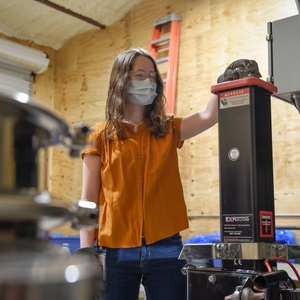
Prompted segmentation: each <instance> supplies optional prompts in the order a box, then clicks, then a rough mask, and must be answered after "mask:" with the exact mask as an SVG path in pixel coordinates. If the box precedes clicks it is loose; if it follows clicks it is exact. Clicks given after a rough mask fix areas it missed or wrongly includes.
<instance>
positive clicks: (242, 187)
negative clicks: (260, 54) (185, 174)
mask: <svg viewBox="0 0 300 300" xmlns="http://www.w3.org/2000/svg"><path fill="white" fill-rule="evenodd" d="M299 25H300V16H299V15H297V16H294V17H291V18H287V19H284V20H279V21H275V22H273V23H269V24H268V35H267V41H268V43H269V76H268V82H267V81H263V80H261V79H259V78H254V77H251V75H250V77H246V78H242V77H240V78H238V79H236V80H232V81H226V82H223V83H219V84H217V85H214V86H212V88H211V91H212V92H213V93H215V94H217V95H218V99H219V167H220V234H221V241H220V242H217V243H212V244H186V245H185V246H184V248H183V250H182V252H181V254H180V257H179V258H180V259H187V260H188V261H189V262H191V263H190V264H188V265H186V267H185V268H184V269H183V270H182V271H183V273H184V274H185V275H186V276H187V285H188V300H196V299H201V300H208V299H214V300H224V299H228V300H229V299H239V300H252V299H266V300H280V299H282V300H285V299H300V289H297V288H296V286H295V283H294V282H293V280H292V279H291V278H290V276H289V275H288V273H287V272H286V271H284V270H279V269H278V268H277V262H278V261H285V262H287V263H289V264H290V262H289V260H290V259H292V258H293V259H295V258H299V257H300V247H299V246H297V245H284V244H276V239H275V217H274V186H273V161H272V128H271V107H270V106H271V105H270V98H271V96H274V97H276V98H278V99H280V100H283V101H285V102H287V103H289V104H291V105H294V106H295V107H296V109H297V110H298V111H299V112H300V110H299V109H300V101H299V99H300V96H299V95H300V81H299V76H294V75H291V73H293V72H295V73H296V72H298V70H299V68H298V67H297V64H299V63H300V60H299V45H300V35H299ZM287 48H288V49H287ZM299 67H300V66H299ZM246 74H247V73H246ZM246 76H247V75H246ZM215 259H216V260H221V266H220V267H215V266H214V265H213V264H209V263H208V264H206V265H203V266H199V265H197V266H196V265H194V264H193V263H192V262H193V261H196V260H202V261H203V260H204V261H205V260H215ZM297 278H298V280H300V277H299V274H297Z"/></svg>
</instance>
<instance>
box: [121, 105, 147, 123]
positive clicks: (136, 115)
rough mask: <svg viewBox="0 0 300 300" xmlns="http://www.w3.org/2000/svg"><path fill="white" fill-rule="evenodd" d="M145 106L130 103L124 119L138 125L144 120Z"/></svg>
mask: <svg viewBox="0 0 300 300" xmlns="http://www.w3.org/2000/svg"><path fill="white" fill-rule="evenodd" d="M144 110H145V107H144V106H137V105H128V106H127V109H126V111H125V114H124V121H125V122H127V123H130V124H132V125H135V126H138V125H140V124H142V123H143V122H144Z"/></svg>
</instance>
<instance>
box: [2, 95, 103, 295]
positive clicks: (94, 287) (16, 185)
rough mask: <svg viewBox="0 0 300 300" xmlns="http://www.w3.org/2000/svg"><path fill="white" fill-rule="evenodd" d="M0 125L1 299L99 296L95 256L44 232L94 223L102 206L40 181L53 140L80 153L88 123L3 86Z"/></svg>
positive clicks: (98, 278) (98, 272) (75, 154)
mask: <svg viewBox="0 0 300 300" xmlns="http://www.w3.org/2000/svg"><path fill="white" fill-rule="evenodd" d="M0 131H1V132H0V144H1V147H0V299H1V300H41V299H43V300H50V299H51V300H53V299H65V300H68V299H69V300H76V299H78V300H79V299H80V300H82V299H87V300H89V299H96V298H97V297H98V296H99V293H100V291H99V282H100V281H101V275H102V274H101V273H100V268H98V266H97V263H95V261H94V260H92V259H91V258H90V257H88V256H85V255H83V256H82V255H80V256H79V255H70V254H69V253H67V252H65V251H63V249H61V248H60V247H58V246H54V245H51V244H50V243H48V239H47V235H46V233H47V231H48V230H51V229H53V228H55V227H57V226H59V225H62V224H64V223H65V222H67V221H69V222H71V224H72V227H73V228H82V227H88V226H95V222H96V219H97V213H98V211H97V207H91V206H90V205H89V204H90V203H88V202H85V201H78V202H74V207H73V209H72V210H70V209H68V208H67V206H66V205H64V204H63V202H62V201H59V200H57V199H53V198H52V197H51V195H50V194H49V193H48V192H47V191H46V190H45V189H44V187H43V182H39V181H40V178H41V177H42V176H40V175H41V174H40V173H39V172H40V171H39V163H38V161H39V160H40V155H41V151H43V150H45V149H47V148H48V147H50V146H54V145H57V146H58V145H60V146H62V147H63V148H64V149H65V150H67V151H69V153H70V156H71V157H78V155H79V152H80V150H81V149H82V148H83V147H84V146H85V145H86V136H87V133H88V132H89V128H88V127H87V126H85V125H84V124H81V125H78V126H75V127H74V128H69V127H68V126H67V124H66V123H65V122H64V121H63V120H62V119H60V118H59V117H58V116H56V115H54V114H53V113H51V112H50V111H48V110H47V109H45V108H43V107H42V106H40V105H38V104H37V103H35V102H34V101H33V100H32V99H30V98H28V97H27V96H26V95H24V94H21V93H14V94H8V93H5V92H0ZM45 163H46V161H45Z"/></svg>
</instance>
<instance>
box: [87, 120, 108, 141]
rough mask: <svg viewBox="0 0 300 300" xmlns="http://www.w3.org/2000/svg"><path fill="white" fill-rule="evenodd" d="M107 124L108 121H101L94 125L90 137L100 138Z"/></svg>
mask: <svg viewBox="0 0 300 300" xmlns="http://www.w3.org/2000/svg"><path fill="white" fill-rule="evenodd" d="M105 124H106V122H99V123H96V124H94V125H92V126H91V128H90V133H89V136H90V139H92V140H96V139H97V138H99V137H100V136H101V132H102V131H103V130H104V128H105Z"/></svg>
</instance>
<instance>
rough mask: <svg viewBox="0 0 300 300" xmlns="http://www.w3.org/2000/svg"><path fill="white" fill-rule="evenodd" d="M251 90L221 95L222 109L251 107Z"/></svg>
mask: <svg viewBox="0 0 300 300" xmlns="http://www.w3.org/2000/svg"><path fill="white" fill-rule="evenodd" d="M249 104H250V88H249V87H246V88H241V89H236V90H230V91H226V92H222V93H220V109H225V108H231V107H237V106H243V105H249Z"/></svg>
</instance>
